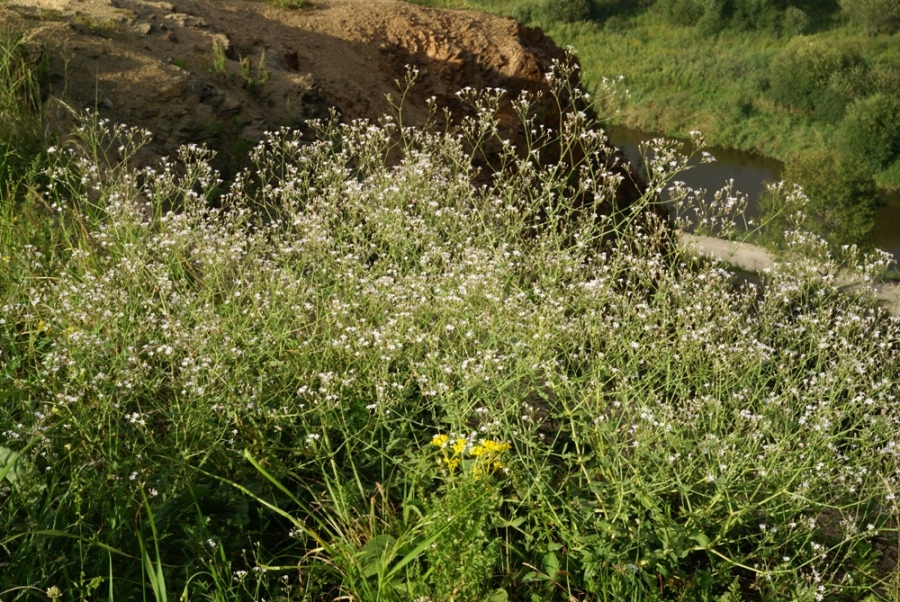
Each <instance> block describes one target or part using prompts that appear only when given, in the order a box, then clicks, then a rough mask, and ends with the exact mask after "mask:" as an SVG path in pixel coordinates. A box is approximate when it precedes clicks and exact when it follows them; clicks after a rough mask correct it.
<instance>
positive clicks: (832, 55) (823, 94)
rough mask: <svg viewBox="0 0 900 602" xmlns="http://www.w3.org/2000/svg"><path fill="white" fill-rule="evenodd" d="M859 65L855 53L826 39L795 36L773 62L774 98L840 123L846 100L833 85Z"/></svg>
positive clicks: (858, 58)
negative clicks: (836, 79)
mask: <svg viewBox="0 0 900 602" xmlns="http://www.w3.org/2000/svg"><path fill="white" fill-rule="evenodd" d="M859 63H860V57H859V56H858V55H857V54H856V53H855V52H853V51H852V50H849V49H841V48H839V47H836V46H835V45H834V44H832V43H830V42H829V41H828V40H827V39H825V38H823V37H809V36H797V37H794V38H793V39H791V40H790V41H789V42H788V43H787V45H786V46H785V47H784V48H783V49H782V50H781V51H779V52H778V54H776V55H775V56H774V57H773V59H772V66H771V69H770V75H771V93H772V97H773V98H774V99H775V100H777V101H778V102H781V103H783V104H785V105H788V106H790V107H793V108H795V109H800V110H803V111H808V112H811V113H814V114H816V115H817V116H818V117H820V118H822V119H824V120H826V121H837V120H838V119H840V117H841V116H842V115H843V111H844V106H845V105H846V102H847V98H846V96H845V95H844V94H842V93H841V90H839V89H836V88H835V87H834V86H832V85H831V82H832V80H833V79H834V78H835V77H836V76H839V75H840V74H843V73H846V72H848V71H850V70H851V69H853V68H854V67H855V66H857V65H859Z"/></svg>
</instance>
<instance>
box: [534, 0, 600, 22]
mask: <svg viewBox="0 0 900 602" xmlns="http://www.w3.org/2000/svg"><path fill="white" fill-rule="evenodd" d="M539 14H540V16H541V17H542V18H543V19H546V20H548V21H550V22H553V23H575V22H577V21H587V20H588V19H590V17H591V3H590V0H543V1H542V2H541V4H540V6H539Z"/></svg>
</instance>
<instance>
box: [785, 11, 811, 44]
mask: <svg viewBox="0 0 900 602" xmlns="http://www.w3.org/2000/svg"><path fill="white" fill-rule="evenodd" d="M809 26H810V20H809V15H807V14H806V13H805V12H804V11H803V10H802V9H800V8H797V7H796V6H789V7H787V8H786V9H784V18H783V20H782V21H781V26H780V28H781V32H782V33H783V34H784V35H785V36H788V37H791V36H797V35H800V34H804V33H806V32H807V31H809Z"/></svg>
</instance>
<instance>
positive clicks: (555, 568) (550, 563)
mask: <svg viewBox="0 0 900 602" xmlns="http://www.w3.org/2000/svg"><path fill="white" fill-rule="evenodd" d="M544 572H545V573H547V574H548V575H550V578H551V579H553V578H555V577H556V574H557V573H559V558H558V557H557V556H556V553H555V552H547V553H546V554H544Z"/></svg>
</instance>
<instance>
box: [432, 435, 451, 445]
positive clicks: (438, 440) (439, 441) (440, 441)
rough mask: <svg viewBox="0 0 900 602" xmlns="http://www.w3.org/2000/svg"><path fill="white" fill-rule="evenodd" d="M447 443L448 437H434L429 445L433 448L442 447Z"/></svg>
mask: <svg viewBox="0 0 900 602" xmlns="http://www.w3.org/2000/svg"><path fill="white" fill-rule="evenodd" d="M448 441H450V437H448V436H447V435H435V436H434V438H433V439H432V440H431V444H432V445H433V446H435V447H444V446H445V445H447V442H448Z"/></svg>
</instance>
